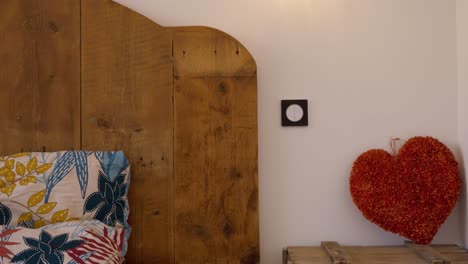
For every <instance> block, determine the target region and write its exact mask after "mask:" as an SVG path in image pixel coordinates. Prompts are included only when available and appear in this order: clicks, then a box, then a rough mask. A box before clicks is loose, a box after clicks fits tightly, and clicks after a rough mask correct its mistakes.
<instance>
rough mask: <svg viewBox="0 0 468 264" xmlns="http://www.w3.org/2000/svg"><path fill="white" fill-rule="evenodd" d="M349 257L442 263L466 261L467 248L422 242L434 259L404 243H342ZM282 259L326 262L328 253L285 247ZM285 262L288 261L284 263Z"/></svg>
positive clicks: (385, 263)
mask: <svg viewBox="0 0 468 264" xmlns="http://www.w3.org/2000/svg"><path fill="white" fill-rule="evenodd" d="M343 250H344V251H346V252H347V253H348V254H349V256H350V259H351V262H350V263H351V264H353V263H356V264H376V263H379V264H408V263H411V264H429V263H440V262H437V261H439V260H443V261H444V262H442V263H451V264H462V263H463V264H466V263H468V251H466V250H465V249H463V248H461V247H459V246H456V245H431V246H426V251H425V252H427V251H430V252H431V254H432V255H437V256H438V258H437V261H436V262H434V259H433V258H428V257H427V254H426V255H425V254H421V253H418V252H417V250H419V248H415V249H411V248H409V247H407V246H389V247H383V246H378V247H376V246H371V247H343ZM286 255H287V258H286V259H285V261H284V263H288V261H289V262H291V263H292V264H321V263H327V264H328V263H330V260H329V258H328V254H327V253H326V251H325V250H324V248H323V247H289V248H287V253H286ZM288 264H289V263H288Z"/></svg>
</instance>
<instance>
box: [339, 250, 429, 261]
mask: <svg viewBox="0 0 468 264" xmlns="http://www.w3.org/2000/svg"><path fill="white" fill-rule="evenodd" d="M345 250H346V252H348V254H349V255H350V257H351V259H352V261H353V263H359V264H400V263H401V264H406V263H411V264H425V263H426V262H425V261H424V260H423V259H422V258H420V257H419V256H418V255H416V254H414V253H413V252H412V251H411V250H410V249H409V248H407V247H404V246H392V247H384V246H372V247H345Z"/></svg>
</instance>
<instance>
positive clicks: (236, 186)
mask: <svg viewBox="0 0 468 264" xmlns="http://www.w3.org/2000/svg"><path fill="white" fill-rule="evenodd" d="M173 32H174V33H173V34H174V35H173V36H174V37H173V42H174V51H173V52H174V78H175V80H174V83H175V88H174V90H175V95H174V109H175V113H174V120H175V121H174V138H175V141H174V162H175V166H174V169H175V171H174V190H175V191H174V195H175V209H174V210H175V212H174V213H175V262H176V263H194V264H196V263H243V264H248V263H258V262H259V237H258V236H259V234H258V180H257V179H258V175H257V160H258V157H257V79H256V67H255V63H254V62H253V59H251V57H250V58H247V57H248V56H250V55H248V53H246V52H245V51H244V50H243V51H242V55H239V57H241V56H245V57H242V58H236V52H237V49H240V47H241V45H240V44H239V43H237V41H235V40H234V39H233V38H232V37H229V36H227V35H225V34H224V33H222V32H220V31H216V30H212V29H208V28H176V29H173ZM214 48H216V52H214V50H213V49H214ZM184 52H185V56H179V55H180V54H184ZM244 52H245V53H244ZM177 54H179V55H177ZM228 54H234V55H232V56H230V55H228ZM247 55H248V56H247ZM244 63H247V64H246V65H244Z"/></svg>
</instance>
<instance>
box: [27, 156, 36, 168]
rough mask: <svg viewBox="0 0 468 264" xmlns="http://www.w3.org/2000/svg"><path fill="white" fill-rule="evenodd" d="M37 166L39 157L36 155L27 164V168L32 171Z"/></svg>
mask: <svg viewBox="0 0 468 264" xmlns="http://www.w3.org/2000/svg"><path fill="white" fill-rule="evenodd" d="M36 167H37V159H36V157H34V158H32V159H31V160H30V161H29V162H28V165H26V169H27V170H28V171H29V172H31V171H33V170H35V169H36Z"/></svg>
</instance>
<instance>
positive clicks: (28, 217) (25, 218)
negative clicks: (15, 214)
mask: <svg viewBox="0 0 468 264" xmlns="http://www.w3.org/2000/svg"><path fill="white" fill-rule="evenodd" d="M32 218H33V215H32V213H31V212H27V213H24V214H22V215H21V216H20V217H19V218H18V224H20V223H21V222H25V221H30V220H32Z"/></svg>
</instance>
